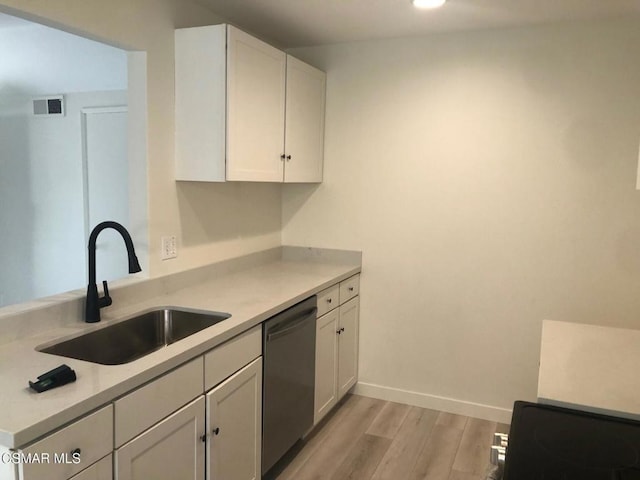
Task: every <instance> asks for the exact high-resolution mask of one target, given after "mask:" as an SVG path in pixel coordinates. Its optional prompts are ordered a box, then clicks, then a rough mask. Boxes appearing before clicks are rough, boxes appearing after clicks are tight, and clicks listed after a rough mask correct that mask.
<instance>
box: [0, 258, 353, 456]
mask: <svg viewBox="0 0 640 480" xmlns="http://www.w3.org/2000/svg"><path fill="white" fill-rule="evenodd" d="M360 270H361V253H360V252H352V251H337V250H321V249H312V248H304V247H286V246H285V247H280V248H274V249H270V250H266V251H263V252H257V253H254V254H250V255H248V256H244V257H239V258H236V259H231V260H227V261H224V262H221V263H216V264H212V265H209V266H205V267H201V268H198V269H194V270H191V271H187V272H181V273H178V274H174V275H170V276H167V277H160V278H154V279H150V280H141V281H137V282H133V283H132V282H130V281H129V282H123V283H124V284H121V285H119V286H118V285H114V287H113V289H112V294H113V298H114V304H113V306H111V307H109V308H108V309H105V310H104V311H103V320H102V324H105V323H107V322H110V321H114V320H117V319H121V318H124V317H127V316H130V315H132V314H134V313H136V312H139V311H142V310H145V309H148V308H152V307H159V306H171V307H179V308H190V309H198V310H207V311H217V312H228V313H230V314H231V315H232V316H231V317H230V318H228V319H226V320H224V321H223V322H220V323H218V324H216V325H214V326H211V327H209V328H206V329H204V330H202V331H200V332H198V333H195V334H193V335H191V336H189V337H187V338H184V339H182V340H180V341H179V342H176V343H174V344H171V345H168V346H167V347H165V348H162V349H160V350H158V351H155V352H153V353H151V354H149V355H147V356H145V357H143V358H140V359H139V360H136V361H133V362H131V363H127V364H123V365H115V366H107V365H98V364H93V363H88V362H84V361H80V360H74V359H70V358H63V357H59V356H54V355H49V354H45V353H41V352H38V351H36V348H38V347H41V346H43V345H47V344H50V343H52V342H53V341H57V340H60V339H61V338H65V337H74V336H77V335H78V334H80V333H82V332H85V331H89V330H91V329H92V328H95V326H87V324H85V323H84V322H83V320H82V318H81V312H82V303H83V301H84V299H83V298H82V297H81V296H80V295H79V294H78V295H77V296H75V298H71V299H70V300H68V301H67V302H66V303H64V304H53V305H49V306H45V307H41V308H35V309H32V310H27V311H24V312H22V313H11V312H10V313H8V314H5V315H2V313H0V338H3V339H5V342H4V344H2V345H0V376H2V378H3V389H2V393H1V394H0V445H1V446H2V447H4V448H8V449H12V448H17V447H21V446H23V445H26V444H29V443H30V442H33V441H34V440H36V439H37V438H39V437H41V436H43V435H45V434H46V433H48V432H50V431H53V430H56V429H58V428H60V427H62V426H64V425H65V424H68V423H69V422H71V421H72V420H74V419H76V418H78V417H80V416H83V415H86V414H87V413H90V412H92V411H94V410H96V409H98V408H99V407H101V406H104V405H105V404H107V403H109V402H111V401H113V400H114V399H116V398H117V397H119V396H121V395H123V394H125V393H126V392H128V391H130V390H132V389H134V388H137V387H139V386H141V385H143V384H145V383H146V382H148V381H150V380H152V379H154V378H156V377H158V376H159V375H162V374H164V373H166V372H168V371H170V370H172V369H174V368H176V367H178V366H179V365H182V364H184V363H185V362H188V361H189V360H191V359H194V358H196V357H198V356H199V355H202V354H204V353H205V352H207V351H209V350H211V349H212V348H214V347H216V346H217V345H220V344H222V343H223V342H225V341H227V340H229V339H231V338H233V337H235V336H237V335H239V334H240V333H242V332H245V331H247V330H249V329H251V328H252V327H254V326H256V325H258V324H260V323H261V322H263V321H264V320H266V319H268V318H269V317H271V316H273V315H275V314H277V313H278V312H280V311H283V310H284V309H286V308H288V307H290V306H292V305H294V304H296V303H297V302H299V301H301V300H303V299H305V298H307V297H309V296H312V295H314V294H316V293H318V292H320V291H322V290H323V289H326V288H328V287H330V286H332V285H335V284H336V283H338V282H340V281H343V280H345V279H347V278H349V277H351V276H353V275H356V274H358V273H359V272H360ZM73 296H74V295H71V297H73ZM61 312H66V314H67V315H66V316H65V315H63V314H61ZM70 312H74V313H73V314H71V313H70ZM21 322H22V323H23V324H24V325H25V326H28V327H25V328H23V329H22V330H21V331H20V333H19V334H17V333H15V332H13V333H11V334H6V333H5V332H4V331H3V330H5V329H16V328H18V329H19V325H20V324H21ZM61 363H66V364H68V365H69V366H70V367H71V368H73V369H74V370H75V371H76V373H77V377H78V379H77V381H76V382H74V383H71V384H68V385H65V386H63V387H60V388H57V389H53V390H51V391H48V392H44V393H42V394H36V393H35V392H33V391H30V390H29V389H28V387H27V381H28V380H29V379H33V378H35V377H37V376H38V375H40V374H42V373H43V372H46V371H48V370H51V369H52V368H55V367H57V366H59V365H60V364H61Z"/></svg>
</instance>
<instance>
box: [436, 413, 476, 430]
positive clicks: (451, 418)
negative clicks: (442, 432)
mask: <svg viewBox="0 0 640 480" xmlns="http://www.w3.org/2000/svg"><path fill="white" fill-rule="evenodd" d="M467 420H468V417H465V416H464V415H456V414H455V413H446V412H440V415H438V420H437V421H436V425H444V426H447V427H451V428H456V429H458V430H464V427H465V426H466V425H467Z"/></svg>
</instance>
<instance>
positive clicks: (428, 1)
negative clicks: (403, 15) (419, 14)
mask: <svg viewBox="0 0 640 480" xmlns="http://www.w3.org/2000/svg"><path fill="white" fill-rule="evenodd" d="M446 1H447V0H411V3H413V6H414V7H417V8H438V7H441V6H442V5H444V2H446Z"/></svg>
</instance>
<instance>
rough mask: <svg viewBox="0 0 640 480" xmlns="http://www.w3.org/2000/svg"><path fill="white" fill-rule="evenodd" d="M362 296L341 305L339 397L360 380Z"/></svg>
mask: <svg viewBox="0 0 640 480" xmlns="http://www.w3.org/2000/svg"><path fill="white" fill-rule="evenodd" d="M359 316H360V297H355V298H353V299H351V300H349V301H348V302H347V303H345V304H342V305H340V325H339V326H340V328H339V332H340V333H339V335H338V337H339V338H338V398H342V397H343V396H344V395H345V394H346V393H347V391H349V389H350V388H351V387H353V386H354V385H355V384H356V381H357V380H358V317H359Z"/></svg>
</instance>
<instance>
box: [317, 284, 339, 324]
mask: <svg viewBox="0 0 640 480" xmlns="http://www.w3.org/2000/svg"><path fill="white" fill-rule="evenodd" d="M339 303H340V286H339V285H338V284H335V285H334V286H333V287H329V288H327V289H326V290H323V291H321V292H320V293H318V317H320V316H322V315H324V314H325V313H327V312H330V311H331V310H333V309H334V308H336V307H337V306H338V305H339Z"/></svg>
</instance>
